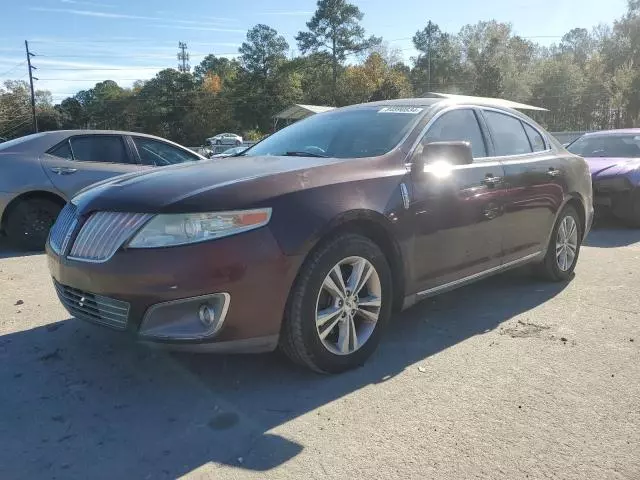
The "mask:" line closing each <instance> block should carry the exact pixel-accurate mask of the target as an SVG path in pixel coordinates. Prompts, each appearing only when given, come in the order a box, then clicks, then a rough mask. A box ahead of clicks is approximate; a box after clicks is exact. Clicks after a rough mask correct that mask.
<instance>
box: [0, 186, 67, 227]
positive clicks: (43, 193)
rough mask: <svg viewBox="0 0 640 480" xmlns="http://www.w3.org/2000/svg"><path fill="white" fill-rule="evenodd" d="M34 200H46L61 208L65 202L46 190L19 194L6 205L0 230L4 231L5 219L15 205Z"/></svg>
mask: <svg viewBox="0 0 640 480" xmlns="http://www.w3.org/2000/svg"><path fill="white" fill-rule="evenodd" d="M34 198H45V199H47V200H51V201H53V202H56V203H58V204H59V205H60V206H61V207H63V206H64V204H65V203H66V202H67V201H66V200H65V199H64V198H63V197H62V196H61V195H58V194H56V193H53V192H50V191H47V190H31V191H28V192H24V193H21V194H20V195H17V196H15V197H14V198H13V199H11V201H10V202H9V203H8V204H7V206H6V207H5V209H4V211H3V212H2V218H0V230H4V229H5V225H6V221H7V218H8V217H9V215H10V214H11V211H12V210H13V209H14V208H15V207H16V205H18V204H19V203H20V202H23V201H25V200H31V199H34Z"/></svg>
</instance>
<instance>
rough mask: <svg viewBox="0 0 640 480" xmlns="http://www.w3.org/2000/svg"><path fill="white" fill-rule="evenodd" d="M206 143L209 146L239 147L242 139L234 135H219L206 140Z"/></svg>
mask: <svg viewBox="0 0 640 480" xmlns="http://www.w3.org/2000/svg"><path fill="white" fill-rule="evenodd" d="M207 143H209V144H211V145H241V144H242V137H241V136H240V135H236V134H235V133H220V134H218V135H216V136H215V137H211V138H207Z"/></svg>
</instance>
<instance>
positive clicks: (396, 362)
mask: <svg viewBox="0 0 640 480" xmlns="http://www.w3.org/2000/svg"><path fill="white" fill-rule="evenodd" d="M563 288H564V285H561V284H543V283H537V282H532V280H531V279H530V278H529V276H528V275H527V272H526V271H525V270H519V271H514V272H510V273H507V274H504V275H502V276H499V277H495V278H493V279H490V280H487V281H485V282H481V283H479V284H476V285H474V286H470V287H467V288H463V289H460V290H458V291H456V292H451V293H449V294H445V295H442V296H440V297H438V298H436V299H432V300H427V301H425V302H423V303H422V304H419V305H417V306H415V307H414V308H412V309H410V310H408V311H406V312H404V313H402V314H400V315H396V317H395V318H394V322H393V323H392V325H391V326H392V328H390V329H389V330H388V331H387V332H386V335H385V339H384V340H383V342H382V344H381V345H380V348H379V350H378V351H377V353H376V354H375V355H374V356H373V357H372V358H371V359H370V361H369V363H367V364H366V365H365V366H364V367H362V368H360V369H358V370H355V371H352V372H348V373H346V374H343V375H339V376H319V375H316V374H312V373H310V372H307V371H306V370H302V369H299V368H296V367H293V366H291V365H290V364H289V363H288V362H287V361H286V360H284V359H283V358H281V357H280V356H279V355H278V354H270V355H263V356H204V355H187V354H180V355H178V354H169V353H166V352H161V351H156V350H150V349H146V348H144V347H142V346H140V345H136V344H134V343H132V342H130V341H128V340H127V339H125V338H122V337H121V336H120V335H119V334H117V333H113V332H110V331H107V330H105V329H101V328H99V327H93V326H91V325H86V324H84V323H82V322H80V321H76V320H67V321H63V322H57V323H53V324H50V325H46V326H43V327H40V328H36V329H33V330H28V331H23V332H19V333H14V334H10V335H5V336H3V337H0V384H1V385H2V386H3V388H2V389H1V390H0V405H1V406H2V417H0V418H1V420H0V444H1V445H2V448H1V449H0V478H12V479H18V478H25V479H30V478H65V479H69V478H78V479H80V478H82V479H84V478H91V479H101V478H104V479H107V478H108V479H112V478H153V479H157V478H176V477H179V476H181V475H184V474H186V473H188V472H191V471H193V470H194V469H196V468H198V467H200V466H202V465H204V464H207V463H208V462H215V463H218V464H229V465H235V466H236V467H237V468H238V469H249V470H255V471H266V470H269V469H271V468H273V467H276V466H278V465H280V464H282V463H284V462H286V461H287V460H289V459H291V458H292V457H294V456H296V455H297V454H299V453H300V452H301V451H302V450H303V449H304V448H305V445H304V444H298V443H294V442H292V441H290V440H287V439H286V438H283V437H281V436H278V435H277V434H274V433H270V431H271V430H272V429H274V428H275V427H278V426H279V425H282V424H284V423H286V422H288V421H290V420H292V419H295V418H297V417H299V416H300V415H303V414H307V413H311V414H314V413H313V411H314V410H315V409H317V408H318V407H321V406H323V405H326V404H328V403H330V402H333V401H334V400H337V399H340V398H342V397H344V396H345V395H349V394H351V393H353V392H355V391H357V390H359V389H361V388H363V387H366V386H369V385H375V384H379V383H382V382H385V381H387V380H389V379H390V378H393V377H394V376H396V375H398V374H401V373H402V372H403V371H404V370H405V369H407V368H409V367H411V366H412V365H413V364H415V363H416V362H420V361H422V360H424V359H425V358H427V357H429V356H431V355H434V354H436V353H437V352H440V351H442V350H444V349H447V348H449V347H452V346H454V345H456V344H458V343H459V342H462V341H464V340H466V339H468V338H470V337H473V336H475V335H482V334H483V333H485V332H488V331H491V330H493V329H495V328H497V327H498V326H499V325H500V324H501V323H502V322H504V321H506V320H508V319H510V318H512V317H513V316H514V315H517V314H519V313H522V312H524V311H527V310H529V309H531V308H533V307H535V306H537V305H539V304H541V303H544V302H546V301H547V300H549V299H550V298H552V297H554V296H555V295H557V294H558V293H559V292H560V291H561V290H562V289H563ZM318 414H319V412H318ZM318 421H321V419H319V420H318ZM240 457H243V459H244V460H243V461H239V460H238V458H240Z"/></svg>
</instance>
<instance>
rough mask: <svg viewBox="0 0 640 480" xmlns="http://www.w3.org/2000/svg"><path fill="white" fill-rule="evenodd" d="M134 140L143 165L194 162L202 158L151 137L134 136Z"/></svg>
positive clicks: (159, 165)
mask: <svg viewBox="0 0 640 480" xmlns="http://www.w3.org/2000/svg"><path fill="white" fill-rule="evenodd" d="M133 142H134V143H135V144H136V148H137V149H138V154H139V155H140V161H141V162H142V164H143V165H151V166H156V167H162V166H165V165H173V164H175V163H184V162H194V161H197V160H199V159H200V158H199V157H197V156H196V155H193V154H192V153H189V152H186V151H184V150H182V149H180V148H176V147H174V146H173V145H170V144H168V143H164V142H159V141H157V140H152V139H150V138H143V137H133Z"/></svg>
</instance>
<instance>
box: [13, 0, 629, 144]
mask: <svg viewBox="0 0 640 480" xmlns="http://www.w3.org/2000/svg"><path fill="white" fill-rule="evenodd" d="M362 18H363V14H362V12H361V11H360V9H359V8H358V7H357V6H355V5H352V4H350V3H348V2H347V1H346V0H319V1H318V2H317V10H316V12H315V13H314V15H313V17H312V18H311V19H310V20H309V22H308V23H307V31H304V32H300V33H299V34H298V35H297V37H296V40H297V42H298V47H299V49H300V51H301V52H302V55H300V56H297V57H294V58H287V57H288V51H289V45H288V44H287V42H286V41H285V39H284V37H282V36H281V35H280V34H279V33H278V32H277V31H276V30H274V29H273V28H271V27H269V26H267V25H256V26H255V27H253V28H251V29H250V30H249V31H248V32H247V37H246V41H245V42H244V43H243V44H242V46H241V48H240V50H239V54H240V55H239V57H238V59H228V58H223V57H216V56H215V55H207V56H206V57H205V58H204V59H203V60H202V62H201V63H200V64H199V65H197V66H196V67H195V68H194V71H193V75H191V74H188V73H179V72H178V71H176V70H174V69H166V70H162V71H160V72H158V73H157V74H156V76H155V77H154V78H152V79H151V80H147V81H137V82H135V83H134V85H133V86H132V87H131V88H122V87H120V86H119V85H118V84H117V83H115V82H114V81H111V80H106V81H103V82H99V83H97V84H96V85H95V86H94V87H93V88H90V89H87V90H83V91H80V92H78V93H77V94H76V95H74V96H73V97H69V98H66V99H64V100H63V101H62V102H60V103H59V104H58V105H55V107H54V106H52V103H53V102H52V100H51V95H50V94H49V93H48V92H46V91H37V92H36V95H35V96H36V110H37V114H38V119H39V127H40V129H41V130H46V129H54V128H105V129H123V130H134V131H141V132H146V133H151V134H156V135H160V136H163V137H166V138H169V139H171V140H175V141H177V142H180V143H183V144H188V145H191V146H194V145H200V144H202V142H203V141H204V139H205V138H207V137H210V136H213V135H215V134H216V133H220V132H222V131H235V132H239V133H242V134H243V136H244V137H245V138H247V139H258V138H260V137H261V136H262V135H263V134H266V133H268V132H270V131H271V130H272V128H273V116H274V115H275V114H276V113H278V112H279V111H281V110H284V109H285V108H288V107H289V106H291V105H292V104H294V103H302V104H311V105H337V106H341V105H347V104H351V103H356V102H367V101H374V100H384V99H392V98H402V97H409V96H412V95H416V96H420V95H423V94H425V93H426V92H429V91H435V92H451V93H461V94H467V95H482V96H490V97H503V98H507V99H511V100H515V101H521V102H525V103H530V104H533V105H538V106H541V107H545V108H547V109H548V110H549V112H537V113H535V114H534V116H535V118H536V119H537V120H539V121H540V122H541V123H543V124H544V125H545V126H546V127H548V128H549V129H551V130H574V129H575V130H582V129H598V128H615V127H626V126H637V125H638V123H640V0H631V1H629V3H628V10H627V12H626V14H625V15H624V16H623V17H622V18H620V19H618V20H617V21H616V22H614V24H613V25H611V26H607V25H599V26H597V27H595V28H593V29H592V30H588V29H585V28H574V29H572V30H570V31H568V32H567V33H566V34H565V35H564V36H563V37H562V39H561V41H560V42H559V43H558V44H557V45H551V46H549V47H541V46H540V45H536V44H535V43H532V42H531V41H529V40H526V39H524V38H522V37H519V36H518V35H515V34H514V32H513V29H512V27H511V25H510V24H507V23H501V22H497V21H484V22H478V23H476V24H474V25H466V26H465V27H463V28H462V29H461V30H460V32H458V33H452V32H443V31H442V30H441V29H440V28H439V27H438V25H436V24H435V23H433V22H431V21H428V22H426V25H425V27H424V28H422V29H420V30H418V31H417V32H416V33H415V35H414V37H413V44H414V46H415V48H416V49H417V50H418V55H417V57H415V58H412V59H411V62H410V64H406V63H404V61H403V56H402V52H401V51H398V50H394V49H393V48H391V47H390V46H389V45H388V44H387V43H384V42H382V41H381V39H380V38H376V37H367V36H366V35H365V31H364V29H363V27H362V26H361V25H360V21H361V20H362ZM31 131H32V120H31V104H30V90H29V85H28V84H27V83H26V82H24V81H7V82H5V83H4V85H3V86H1V87H0V136H1V137H9V138H13V137H16V136H20V135H25V134H27V133H30V132H31Z"/></svg>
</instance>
